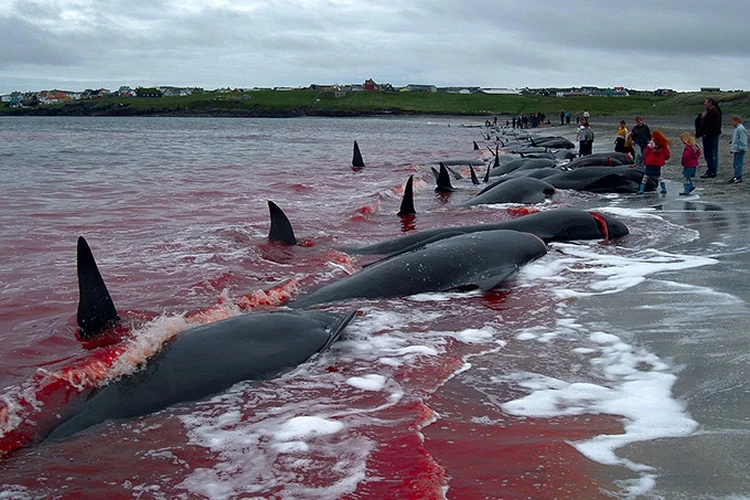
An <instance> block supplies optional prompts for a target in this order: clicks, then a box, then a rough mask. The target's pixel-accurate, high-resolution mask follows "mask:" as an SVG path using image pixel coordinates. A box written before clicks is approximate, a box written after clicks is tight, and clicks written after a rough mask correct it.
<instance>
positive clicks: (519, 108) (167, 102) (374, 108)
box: [0, 80, 750, 118]
mask: <svg viewBox="0 0 750 500" xmlns="http://www.w3.org/2000/svg"><path fill="white" fill-rule="evenodd" d="M707 95H711V96H712V97H714V98H715V99H717V100H718V101H719V102H720V103H721V106H722V108H723V109H724V110H725V112H726V111H730V112H731V113H736V114H739V115H741V116H747V115H748V114H750V92H744V91H722V90H721V89H719V88H703V89H701V91H700V92H677V91H674V90H671V89H657V90H655V91H650V90H649V91H645V90H633V89H626V88H623V87H614V88H598V87H577V88H535V89H532V88H524V89H506V88H484V87H437V86H434V85H407V86H405V87H393V86H391V85H389V84H385V85H378V84H376V83H375V82H373V81H372V80H367V81H365V82H364V84H355V85H310V86H308V87H304V88H301V87H294V88H292V87H275V88H252V89H239V88H235V89H230V88H222V89H215V90H204V89H201V88H196V87H150V88H145V87H138V88H135V89H133V88H131V87H128V86H123V87H120V88H119V89H118V90H116V91H110V90H107V89H87V90H84V91H82V92H73V91H65V90H48V91H39V92H13V93H11V94H7V95H3V96H0V97H1V100H2V104H0V115H6V116H29V115H31V116H186V117H187V116H215V117H268V118H284V117H298V116H331V117H349V116H384V115H453V116H492V115H501V116H510V115H521V114H527V113H544V114H546V115H548V116H550V117H552V116H555V115H557V114H559V113H560V111H562V110H568V111H571V112H572V113H574V114H578V113H582V112H583V111H584V110H589V111H591V112H592V113H594V114H596V115H600V116H614V115H618V116H620V115H623V114H627V115H630V114H634V113H635V114H648V115H674V116H677V115H680V116H685V115H693V114H697V113H698V112H699V111H700V109H701V107H702V104H703V100H704V99H705V97H706V96H707Z"/></svg>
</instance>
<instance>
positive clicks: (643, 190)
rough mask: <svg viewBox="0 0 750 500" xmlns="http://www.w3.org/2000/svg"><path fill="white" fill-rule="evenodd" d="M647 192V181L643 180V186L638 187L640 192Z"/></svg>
mask: <svg viewBox="0 0 750 500" xmlns="http://www.w3.org/2000/svg"><path fill="white" fill-rule="evenodd" d="M645 192H646V183H645V182H641V187H639V188H638V194H643V193H645Z"/></svg>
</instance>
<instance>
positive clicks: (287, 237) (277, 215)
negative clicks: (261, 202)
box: [268, 200, 297, 246]
mask: <svg viewBox="0 0 750 500" xmlns="http://www.w3.org/2000/svg"><path fill="white" fill-rule="evenodd" d="M268 212H269V213H270V215H271V230H270V231H269V232H268V240H269V241H274V242H277V243H283V244H284V245H290V246H291V245H296V244H297V238H295V237H294V230H293V229H292V224H291V222H289V219H288V218H287V216H286V214H285V213H284V211H283V210H281V209H280V208H279V206H278V205H277V204H276V203H274V202H272V201H271V200H268Z"/></svg>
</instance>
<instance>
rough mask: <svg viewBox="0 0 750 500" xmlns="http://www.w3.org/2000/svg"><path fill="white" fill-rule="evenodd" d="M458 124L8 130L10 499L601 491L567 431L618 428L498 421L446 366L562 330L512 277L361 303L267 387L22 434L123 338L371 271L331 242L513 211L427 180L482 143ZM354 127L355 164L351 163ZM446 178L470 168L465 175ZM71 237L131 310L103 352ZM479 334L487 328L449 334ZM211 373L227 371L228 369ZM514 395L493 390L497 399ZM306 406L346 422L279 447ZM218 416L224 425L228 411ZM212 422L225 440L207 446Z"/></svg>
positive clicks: (455, 367) (0, 412) (55, 124)
mask: <svg viewBox="0 0 750 500" xmlns="http://www.w3.org/2000/svg"><path fill="white" fill-rule="evenodd" d="M462 121H464V120H457V119H451V120H449V119H401V120H397V119H388V120H386V119H382V120H380V119H349V120H326V119H294V120H244V119H238V120H230V119H202V120H194V119H158V118H149V119H125V118H123V119H108V118H107V119H105V118H64V119H57V118H50V119H32V118H27V119H2V121H0V159H1V160H0V161H2V165H1V166H0V181H2V182H0V194H1V195H2V196H0V256H1V257H0V258H1V259H2V266H0V283H2V290H1V294H0V335H1V336H2V340H3V341H2V343H0V356H1V357H2V359H3V363H2V368H0V387H2V388H3V391H4V398H3V399H2V401H0V432H2V435H1V436H0V453H2V454H5V456H4V457H3V458H2V459H0V460H1V461H0V483H1V484H2V485H3V487H4V489H5V491H6V492H13V493H14V494H17V495H18V496H28V497H45V496H48V497H55V498H81V497H90V498H101V497H105V496H106V497H113V496H114V497H124V496H140V497H160V498H175V497H185V498H187V497H194V496H212V497H236V498H247V497H262V498H271V497H275V498H283V497H288V498H300V497H308V498H339V497H341V498H352V499H354V498H399V499H403V498H420V499H421V498H442V497H444V496H447V497H449V498H461V499H465V498H520V497H535V498H542V497H549V498H552V497H587V498H590V497H594V496H598V495H600V494H601V493H600V489H599V488H600V486H601V485H600V480H601V479H600V477H599V473H600V471H599V470H598V467H597V466H595V465H594V464H593V463H592V462H590V461H589V460H587V459H585V458H584V457H583V456H581V455H580V454H578V453H577V452H576V451H575V450H574V449H573V448H572V447H571V446H570V445H569V444H567V441H569V440H579V439H584V438H587V437H591V436H594V435H597V434H601V433H613V432H619V423H617V422H616V421H615V420H614V419H609V418H606V417H602V416H586V417H570V418H556V419H548V420H545V419H521V418H518V417H511V416H509V415H505V414H503V413H502V411H501V410H500V409H499V408H497V407H496V406H493V407H490V406H488V405H487V402H486V397H487V395H486V391H485V389H482V390H479V389H478V388H477V387H473V386H472V385H471V380H470V379H465V378H464V377H461V376H460V375H457V373H458V372H460V371H461V369H462V367H464V366H465V363H466V362H467V359H471V362H472V364H475V363H477V362H478V360H483V359H484V360H485V361H483V362H482V363H484V364H485V365H486V366H488V367H490V368H492V369H495V368H499V369H507V368H508V365H507V363H508V362H509V359H507V358H506V359H504V361H503V364H501V365H500V366H499V367H498V366H495V365H493V363H492V362H491V361H487V360H491V359H492V357H493V356H495V355H496V354H497V352H498V350H499V344H498V343H497V342H498V341H499V340H502V341H506V342H510V343H512V342H514V332H515V331H517V330H518V329H519V328H521V327H524V326H529V325H531V324H536V323H539V322H544V321H549V322H553V321H554V320H555V304H556V301H555V299H553V298H551V297H549V296H547V295H545V294H544V293H543V292H542V291H540V290H535V289H534V288H533V287H532V288H529V287H524V288H522V289H519V290H516V289H514V288H513V283H512V282H511V283H510V284H509V285H508V286H507V287H506V288H504V289H503V290H501V291H498V292H496V293H494V294H490V295H489V296H486V297H481V296H479V295H476V294H470V295H467V296H454V297H452V298H451V299H450V300H448V301H443V300H435V301H430V300H428V301H405V300H401V299H398V300H391V301H375V302H356V303H355V305H356V306H358V307H360V308H361V309H362V310H363V314H364V316H363V318H361V319H360V318H358V319H356V320H355V321H354V323H353V325H352V327H353V328H354V333H353V336H354V338H355V340H354V341H351V340H349V341H347V340H344V341H343V342H341V343H340V344H341V345H340V346H334V349H333V350H332V351H331V352H330V353H327V354H326V355H325V356H324V357H323V358H321V359H319V360H317V361H314V362H311V363H310V364H309V365H307V366H304V367H300V369H298V370H295V371H294V372H292V373H291V374H289V375H287V376H285V377H284V378H282V379H280V380H275V381H266V382H257V383H251V384H247V385H245V386H243V387H241V388H240V389H238V390H234V391H233V392H231V393H230V394H229V395H226V396H223V397H220V398H219V400H218V401H214V400H211V401H209V402H201V403H186V404H184V405H180V406H179V407H176V408H173V409H168V410H165V411H163V412H159V413H157V414H154V415H149V416H146V417H143V418H141V419H135V420H131V421H125V422H108V423H105V424H102V425H100V426H97V427H94V428H91V429H89V430H87V431H85V432H83V433H81V434H79V435H77V436H74V437H73V438H71V439H69V440H67V441H64V442H61V443H50V444H48V443H43V444H39V443H38V441H39V440H40V439H41V438H42V437H43V436H44V434H45V433H46V432H48V431H49V430H50V429H51V428H52V427H54V425H55V423H56V422H57V420H58V418H59V416H60V415H65V413H66V411H69V410H70V408H72V407H74V406H75V403H76V402H78V401H80V399H81V398H82V397H85V395H86V394H87V393H88V392H89V391H90V390H92V389H94V388H95V387H97V386H98V385H99V384H101V383H104V382H105V381H107V380H109V379H111V378H112V376H113V372H112V367H113V365H114V364H115V363H116V362H117V361H118V360H120V361H121V358H122V356H123V355H124V354H123V353H124V352H126V351H127V350H128V349H130V351H129V354H128V356H129V358H128V359H129V360H130V362H131V364H133V366H135V365H137V363H138V362H139V361H140V362H143V361H145V359H146V357H147V356H148V354H149V351H148V349H145V348H143V347H142V346H139V345H136V346H135V347H133V345H132V344H130V343H129V342H130V341H131V340H133V339H132V338H131V335H136V336H138V335H140V336H141V338H148V339H154V338H157V339H158V338H162V337H163V338H168V337H169V336H171V335H179V334H180V331H181V330H183V329H184V328H187V327H189V326H190V325H191V324H196V323H206V322H210V321H214V320H216V319H220V318H221V317H225V316H226V315H227V314H237V313H241V312H244V311H249V310H252V309H255V308H257V307H265V308H268V307H277V306H279V305H281V304H283V302H284V301H285V300H287V299H288V298H289V297H291V296H294V295H295V294H298V293H303V292H304V291H305V290H311V289H313V288H315V287H317V286H319V285H320V284H322V283H324V282H327V281H332V280H335V279H337V278H340V277H342V276H345V275H347V274H348V273H351V272H354V271H356V270H357V269H359V267H360V266H361V264H362V263H363V262H365V261H364V260H359V259H356V258H353V257H351V256H348V255H347V254H345V253H343V252H341V251H339V250H338V249H339V248H342V247H344V246H347V245H356V244H367V243H373V242H376V241H380V240H382V239H385V238H391V237H396V236H398V235H399V234H401V233H403V232H407V231H414V230H419V229H426V228H431V227H443V226H449V225H460V224H467V223H476V222H489V221H494V220H499V219H505V218H510V217H514V216H518V215H520V214H523V213H525V212H527V210H528V209H526V208H518V209H513V210H510V211H505V210H491V209H481V208H478V209H471V210H456V209H455V208H454V205H455V204H457V203H458V202H460V201H462V200H464V199H467V198H468V197H469V196H471V195H472V193H473V192H474V189H473V188H472V187H471V185H470V183H468V182H467V181H458V182H456V184H457V185H458V186H459V187H460V188H461V190H460V191H458V192H457V193H454V194H453V195H451V196H450V197H445V196H443V197H436V195H435V194H434V193H433V192H432V179H431V176H432V174H431V172H430V166H431V164H434V162H437V161H439V160H443V159H447V158H456V157H463V158H472V159H476V158H478V157H479V154H481V151H480V152H474V151H473V150H472V148H471V146H472V141H474V140H479V139H480V137H481V136H480V133H479V131H478V130H477V129H475V128H470V127H462V126H460V125H461V122H462ZM465 121H466V122H467V123H471V120H465ZM477 123H480V122H479V121H477ZM354 140H358V141H359V144H360V147H361V148H362V153H363V156H364V158H365V162H366V163H368V167H367V168H364V169H361V170H359V171H356V172H355V171H353V170H352V169H351V168H350V161H351V154H352V143H353V141H354ZM370 165H371V166H370ZM457 170H459V171H461V172H463V173H464V174H466V177H467V178H468V168H461V167H458V168H457ZM411 174H414V175H415V183H414V185H415V191H416V208H417V212H418V214H417V216H416V217H414V218H411V219H410V220H402V219H400V218H398V217H397V216H396V215H395V213H396V211H397V210H398V207H399V203H400V196H401V193H402V191H403V184H404V183H405V181H406V179H407V178H408V176H409V175H411ZM267 200H273V201H274V202H276V203H277V204H278V205H279V206H281V207H282V209H283V210H284V211H285V212H286V213H287V215H288V216H289V218H290V219H291V221H292V224H293V225H294V228H295V231H296V233H297V237H298V238H299V239H300V241H301V245H300V246H298V247H295V248H291V249H286V248H279V247H278V246H274V245H269V244H268V243H267V242H266V234H267V231H268V214H267V208H266V201H267ZM78 235H84V236H85V237H86V238H87V240H88V241H89V244H90V245H91V247H92V250H93V252H94V255H95V257H96V259H97V261H98V263H99V267H100V270H101V272H102V274H103V276H104V279H105V281H106V282H107V285H108V287H109V290H110V293H111V295H112V297H113V299H114V301H115V303H116V304H117V306H118V310H120V311H126V313H125V314H124V318H125V324H126V325H127V327H128V331H127V332H125V333H122V332H120V333H121V334H122V340H121V341H119V342H114V343H112V345H106V346H96V345H87V344H84V343H82V342H81V341H79V340H78V339H77V338H76V337H75V311H76V301H77V285H76V275H75V261H74V259H75V241H76V238H77V236H78ZM351 307H354V305H338V306H335V307H333V309H334V310H342V311H343V310H348V309H350V308H351ZM379 315H380V316H379ZM183 317H184V319H181V318H183ZM155 318H156V319H157V320H158V319H159V318H161V319H162V320H164V321H163V322H162V323H159V322H158V321H157V322H155V321H156V320H155ZM170 318H171V319H170ZM357 323H360V326H359V327H357ZM362 325H365V326H362ZM488 325H489V326H490V327H492V328H494V329H495V331H496V332H498V335H499V337H498V338H494V339H491V340H487V341H485V342H478V343H472V342H463V341H461V340H460V337H459V339H457V338H456V337H453V336H450V335H441V332H460V331H462V330H466V329H472V328H478V329H481V328H484V327H487V326H488ZM368 328H369V330H367V331H365V330H366V329H368ZM133 332H135V333H133ZM118 339H119V337H118V338H115V339H114V340H115V341H117V340H118ZM363 345H364V346H365V348H364V349H363V348H362V346H363ZM410 347H411V348H414V349H416V350H415V351H413V352H412V351H409V350H408V348H410ZM139 355H140V356H142V358H141V359H138V356H139ZM388 359H390V360H391V361H388ZM384 360H385V361H384ZM393 360H395V361H393ZM206 363H212V364H215V365H216V367H217V369H221V360H216V359H206ZM482 363H480V364H482ZM368 374H376V375H380V376H381V377H383V379H382V380H386V381H388V382H387V384H386V387H388V384H391V385H392V386H393V387H392V389H391V390H386V391H385V392H386V393H388V394H390V396H388V394H386V393H384V391H383V390H358V389H355V388H354V387H352V386H351V385H349V384H348V383H347V381H349V380H350V378H351V377H362V376H365V375H368ZM388 391H390V392H388ZM518 396H519V394H518V393H517V392H514V391H509V390H507V389H502V388H499V389H497V390H496V392H495V393H493V394H492V397H493V398H495V399H496V400H510V399H513V398H515V397H518ZM307 414H314V415H318V416H324V417H325V418H327V419H329V420H333V421H338V422H342V423H344V424H345V431H343V434H342V435H341V436H338V437H337V436H335V435H334V436H333V437H332V436H323V437H317V438H313V439H311V441H312V442H313V443H314V444H315V446H313V447H311V448H309V449H308V451H307V452H306V453H304V452H295V453H296V454H295V453H285V452H283V451H282V452H278V451H275V450H277V448H275V447H274V446H276V445H275V444H274V443H276V442H277V441H278V437H274V436H277V431H278V427H270V428H269V427H267V426H270V425H272V424H270V423H269V422H270V421H275V420H274V419H275V418H279V419H280V420H279V422H280V423H279V424H278V425H279V426H282V424H283V422H288V421H289V420H290V419H292V418H294V417H296V416H301V415H307ZM229 416H231V417H232V418H234V417H235V416H236V421H232V422H230V423H223V422H224V421H225V420H226V419H228V418H229ZM480 418H484V419H485V420H477V419H480ZM214 424H215V425H216V426H218V427H220V428H221V429H222V432H223V433H221V434H219V435H218V436H217V437H216V438H215V440H214V441H210V440H208V441H207V440H206V439H204V438H201V436H203V435H204V433H205V428H206V427H207V426H208V427H210V426H211V425H214ZM274 425H275V424H274ZM248 429H249V430H248ZM243 436H244V438H243ZM243 439H245V440H246V441H243ZM275 440H276V441H275ZM222 443H223V444H222ZM350 455H351V456H350ZM258 457H261V458H258ZM204 477H208V478H210V479H209V480H203V479H202V478H204ZM607 486H608V485H606V484H605V485H604V487H605V488H606V487H607Z"/></svg>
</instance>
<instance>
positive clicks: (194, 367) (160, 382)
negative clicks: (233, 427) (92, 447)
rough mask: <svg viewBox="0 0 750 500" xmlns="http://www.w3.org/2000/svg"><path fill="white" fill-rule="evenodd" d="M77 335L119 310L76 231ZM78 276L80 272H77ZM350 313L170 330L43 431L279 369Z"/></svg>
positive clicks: (68, 431)
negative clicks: (149, 354)
mask: <svg viewBox="0 0 750 500" xmlns="http://www.w3.org/2000/svg"><path fill="white" fill-rule="evenodd" d="M78 273H79V291H80V300H79V308H78V322H79V325H80V328H81V330H82V332H81V336H82V337H85V338H88V339H90V338H93V337H95V336H96V335H98V334H99V333H101V332H102V331H103V330H105V329H107V328H109V327H111V326H114V325H115V324H116V323H117V322H118V321H119V318H118V315H117V311H116V308H115V306H114V303H113V302H112V299H111V297H110V295H109V292H108V291H107V289H106V285H105V284H104V280H103V279H102V277H101V275H100V274H99V271H98V269H97V266H96V262H95V261H94V259H93V255H92V254H91V250H90V248H89V246H88V244H87V243H86V240H85V239H84V238H83V237H79V239H78ZM81 277H82V278H83V279H80V278H81ZM353 317H354V313H353V312H352V313H349V314H346V315H336V314H329V313H325V312H321V311H274V312H264V313H255V314H245V315H241V316H235V317H231V318H228V319H225V320H222V321H217V322H214V323H209V324H207V325H202V326H198V327H195V328H191V329H188V330H186V331H184V332H182V333H181V334H180V335H178V336H176V337H175V338H173V339H172V340H171V341H169V342H168V343H167V344H166V345H165V346H163V347H162V349H161V351H160V352H159V353H158V354H157V355H156V356H154V357H153V358H152V359H150V360H148V361H147V363H146V367H145V368H144V369H142V370H139V371H137V372H135V373H133V374H131V375H129V376H126V377H123V378H121V379H119V380H116V381H114V382H112V383H110V384H108V385H106V386H104V387H101V388H99V389H97V390H95V391H94V392H93V393H92V394H91V395H90V396H89V397H88V399H87V400H86V401H85V402H83V403H81V404H80V405H79V406H78V407H75V406H74V407H71V408H66V409H63V410H61V415H62V417H63V421H62V423H61V424H60V425H58V426H57V427H56V428H55V429H54V430H52V432H51V433H50V434H49V435H48V436H47V438H46V439H48V440H59V439H63V438H65V437H67V436H70V435H72V434H75V433H76V432H79V431H81V430H83V429H85V428H87V427H90V426H92V425H95V424H98V423H100V422H103V421H105V420H108V419H118V418H129V417H136V416H140V415H146V414H148V413H152V412H155V411H158V410H160V409H163V408H166V407H167V406H170V405H173V404H177V403H181V402H186V401H195V400H198V399H202V398H205V397H207V396H210V395H212V394H216V393H218V392H221V391H222V390H225V389H227V388H229V387H231V386H232V385H233V384H236V383H238V382H241V381H245V380H260V379H268V378H272V377H276V376H278V375H280V374H282V373H284V372H286V371H289V370H291V369H293V368H294V367H296V366H298V365H300V364H301V363H303V362H305V361H307V360H308V359H309V358H310V357H311V356H313V355H314V354H316V353H319V352H321V351H324V350H326V349H327V348H328V347H329V346H330V345H331V343H333V342H334V341H336V340H337V339H338V338H339V336H340V335H341V332H342V331H343V329H344V328H345V327H346V325H348V324H349V322H350V321H351V320H352V318H353Z"/></svg>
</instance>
